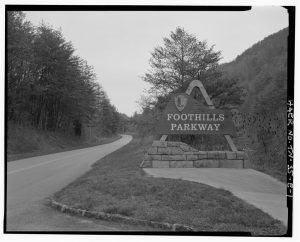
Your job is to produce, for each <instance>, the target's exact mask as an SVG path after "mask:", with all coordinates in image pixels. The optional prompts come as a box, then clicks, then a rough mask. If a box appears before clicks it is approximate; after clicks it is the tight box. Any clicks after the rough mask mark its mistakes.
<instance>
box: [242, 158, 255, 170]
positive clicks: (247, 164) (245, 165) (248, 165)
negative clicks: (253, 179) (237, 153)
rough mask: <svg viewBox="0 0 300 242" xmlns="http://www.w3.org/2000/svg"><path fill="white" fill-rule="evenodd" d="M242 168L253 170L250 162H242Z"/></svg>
mask: <svg viewBox="0 0 300 242" xmlns="http://www.w3.org/2000/svg"><path fill="white" fill-rule="evenodd" d="M244 168H246V169H250V168H251V169H254V167H253V165H252V164H251V162H250V160H244Z"/></svg>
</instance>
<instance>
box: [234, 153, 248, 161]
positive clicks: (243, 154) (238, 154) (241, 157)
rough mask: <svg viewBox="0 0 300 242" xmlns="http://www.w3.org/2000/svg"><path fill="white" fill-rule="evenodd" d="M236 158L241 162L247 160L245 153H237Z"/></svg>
mask: <svg viewBox="0 0 300 242" xmlns="http://www.w3.org/2000/svg"><path fill="white" fill-rule="evenodd" d="M236 158H237V159H241V160H244V159H246V156H245V152H243V151H237V152H236Z"/></svg>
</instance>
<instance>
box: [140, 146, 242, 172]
mask: <svg viewBox="0 0 300 242" xmlns="http://www.w3.org/2000/svg"><path fill="white" fill-rule="evenodd" d="M245 160H247V157H246V154H245V153H244V152H242V151H237V152H232V151H198V150H196V149H194V148H192V147H190V146H189V145H187V144H185V143H182V142H170V141H154V142H153V143H152V146H151V147H150V148H149V149H148V151H147V153H146V154H145V158H144V160H143V162H142V164H141V167H142V168H244V163H245Z"/></svg>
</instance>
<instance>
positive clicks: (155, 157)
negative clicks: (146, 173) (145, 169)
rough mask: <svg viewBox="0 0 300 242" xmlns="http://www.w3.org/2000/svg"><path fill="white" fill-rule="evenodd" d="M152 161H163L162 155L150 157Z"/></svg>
mask: <svg viewBox="0 0 300 242" xmlns="http://www.w3.org/2000/svg"><path fill="white" fill-rule="evenodd" d="M149 156H150V158H151V160H161V155H149Z"/></svg>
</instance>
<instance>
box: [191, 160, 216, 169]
mask: <svg viewBox="0 0 300 242" xmlns="http://www.w3.org/2000/svg"><path fill="white" fill-rule="evenodd" d="M194 167H195V168H218V167H219V161H218V160H195V161H194Z"/></svg>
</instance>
